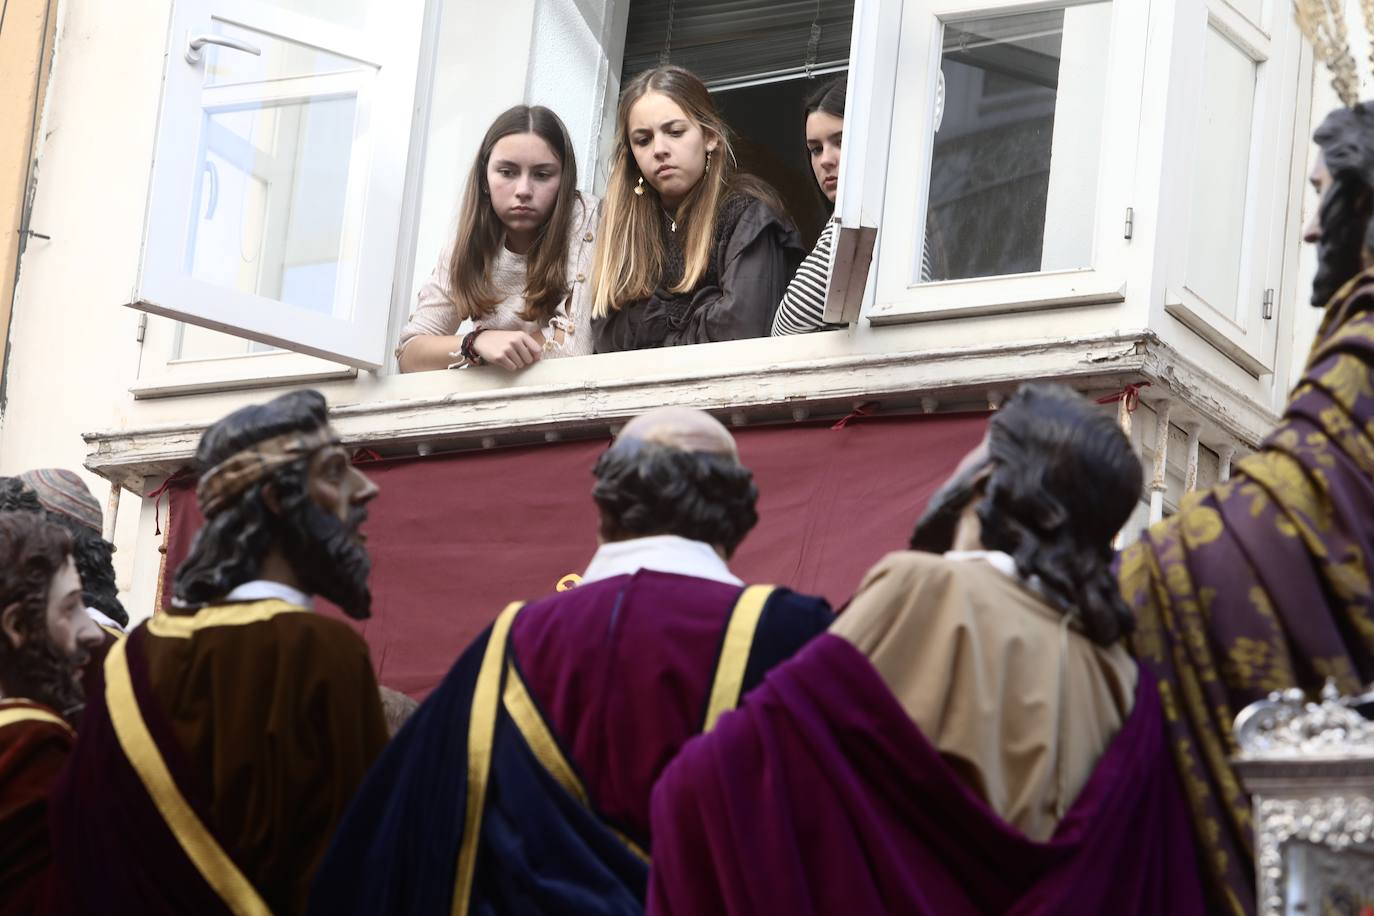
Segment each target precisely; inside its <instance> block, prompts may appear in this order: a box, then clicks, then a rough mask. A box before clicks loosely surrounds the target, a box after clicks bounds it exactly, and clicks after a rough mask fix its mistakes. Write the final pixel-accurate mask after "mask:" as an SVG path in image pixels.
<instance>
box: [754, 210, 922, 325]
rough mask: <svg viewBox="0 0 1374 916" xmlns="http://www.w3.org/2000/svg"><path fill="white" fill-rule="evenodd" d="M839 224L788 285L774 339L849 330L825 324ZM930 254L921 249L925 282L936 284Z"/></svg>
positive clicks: (826, 234)
mask: <svg viewBox="0 0 1374 916" xmlns="http://www.w3.org/2000/svg"><path fill="white" fill-rule="evenodd" d="M839 229H840V224H839V223H838V222H834V221H831V222H828V223H826V224H825V230H824V231H823V232H822V233H821V237H820V238H819V239H817V240H816V247H815V248H813V249H812V250H811V253H810V254H809V255H807V256H806V260H805V261H802V263H801V267H798V268H797V273H796V274H795V275H794V276H793V277H792V282H791V283H790V284H788V287H787V292H785V293H783V295H782V302H780V303H778V311H777V313H776V314H774V316H773V335H772V336H774V337H784V336H786V335H788V334H810V333H811V332H812V331H827V330H833V329H834V328H843V327H846V325H845V324H843V323H841V324H830V323H828V322H827V321H826V320H825V291H826V288H827V287H828V286H829V285H830V258H831V253H832V252H833V251H834V249H835V234H836V233H837V232H839ZM932 279H933V277H932V270H931V266H930V250H929V248H928V247H927V246H925V245H922V246H921V282H922V283H930V282H931V281H932Z"/></svg>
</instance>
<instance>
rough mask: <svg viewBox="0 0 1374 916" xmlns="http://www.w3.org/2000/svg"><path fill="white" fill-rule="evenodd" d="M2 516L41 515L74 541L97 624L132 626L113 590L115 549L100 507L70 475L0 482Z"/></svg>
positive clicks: (53, 472) (56, 472)
mask: <svg viewBox="0 0 1374 916" xmlns="http://www.w3.org/2000/svg"><path fill="white" fill-rule="evenodd" d="M0 511H15V512H42V513H44V516H45V517H46V518H47V519H48V520H49V521H53V522H56V523H57V524H59V525H61V526H62V527H63V528H66V529H67V531H68V532H69V533H70V534H71V536H72V556H73V557H75V558H76V571H77V572H78V573H79V574H80V575H81V590H82V593H83V598H84V600H85V602H86V607H87V608H88V609H92V608H93V609H94V610H95V611H96V612H97V613H96V614H92V615H91V616H92V617H94V618H95V621H96V623H100V624H105V625H107V626H108V625H110V624H114V625H115V626H117V627H120V628H122V627H126V626H128V625H129V614H128V612H127V611H125V610H124V605H123V604H122V603H121V602H120V600H119V587H118V586H117V585H115V571H114V545H113V544H111V543H110V542H109V541H107V540H105V537H104V534H103V532H102V530H101V522H102V513H101V511H100V504H99V503H97V502H96V501H95V497H94V496H92V495H91V491H90V489H89V488H88V487H87V486H86V484H85V482H84V481H82V480H81V478H80V477H78V476H77V475H76V474H75V473H73V472H72V471H67V470H61V469H56V468H52V469H45V470H38V471H26V472H24V473H23V474H20V475H19V476H17V477H5V478H0Z"/></svg>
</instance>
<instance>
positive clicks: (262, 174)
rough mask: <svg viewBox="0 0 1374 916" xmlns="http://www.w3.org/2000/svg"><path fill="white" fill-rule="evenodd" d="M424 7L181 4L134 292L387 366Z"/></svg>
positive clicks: (201, 318)
mask: <svg viewBox="0 0 1374 916" xmlns="http://www.w3.org/2000/svg"><path fill="white" fill-rule="evenodd" d="M423 11H424V8H423V4H418V3H411V4H402V5H401V6H399V7H393V6H392V5H390V4H383V3H380V2H378V0H348V2H344V3H338V2H332V0H331V2H324V0H273V2H250V0H236V2H233V3H229V2H217V0H199V2H178V3H177V4H176V5H175V11H174V14H173V23H172V30H171V43H172V46H171V49H170V53H169V55H168V63H167V70H166V74H165V77H164V86H163V104H162V111H161V117H160V121H159V126H158V141H157V154H156V159H155V163H154V169H153V179H152V185H151V190H150V196H149V205H148V214H149V215H148V224H147V229H146V235H145V242H144V251H143V263H142V269H141V271H140V277H139V287H138V291H137V301H136V303H135V304H136V305H137V306H138V307H140V308H143V309H145V310H147V311H150V312H153V313H155V314H159V315H166V316H168V317H172V318H177V319H180V320H182V321H185V322H188V323H190V324H193V325H198V326H200V327H204V328H210V329H214V330H227V331H230V332H232V333H234V334H237V335H240V336H242V337H245V338H248V339H250V340H253V341H256V342H257V343H258V344H262V345H266V346H268V347H274V346H283V347H290V348H292V349H294V350H297V351H299V352H302V353H308V354H313V355H315V356H320V357H325V358H328V359H334V360H338V361H340V362H343V363H347V364H349V365H352V366H358V367H366V368H377V367H379V366H380V365H381V364H382V363H383V361H384V359H385V356H386V353H387V351H388V346H387V324H388V320H389V318H390V311H391V301H392V277H393V274H394V272H395V263H396V254H397V238H398V233H399V231H400V220H401V201H402V191H403V187H404V183H405V175H406V168H407V154H408V148H409V140H410V135H411V114H412V110H413V100H414V92H415V80H416V69H417V62H418V58H419V40H420V30H421V16H422V14H423Z"/></svg>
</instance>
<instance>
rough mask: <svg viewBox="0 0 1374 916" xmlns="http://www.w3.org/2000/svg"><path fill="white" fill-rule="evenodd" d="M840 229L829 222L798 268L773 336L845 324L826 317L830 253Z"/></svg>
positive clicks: (777, 319)
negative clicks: (832, 322)
mask: <svg viewBox="0 0 1374 916" xmlns="http://www.w3.org/2000/svg"><path fill="white" fill-rule="evenodd" d="M837 231H839V224H838V223H835V222H830V223H826V224H825V231H824V232H822V233H821V237H820V238H819V239H817V240H816V247H815V248H813V249H812V250H811V253H810V254H809V255H807V256H806V260H804V261H802V263H801V267H798V268H797V272H796V274H795V275H793V277H792V282H791V283H789V284H788V285H787V292H785V293H783V295H782V302H780V303H779V304H778V311H777V314H775V315H774V316H773V336H774V337H782V336H784V335H787V334H809V333H810V332H812V331H822V330H825V329H826V328H842V327H844V325H842V324H826V321H825V288H826V286H827V285H828V283H829V281H830V255H831V252H832V251H833V250H834V246H835V233H836V232H837Z"/></svg>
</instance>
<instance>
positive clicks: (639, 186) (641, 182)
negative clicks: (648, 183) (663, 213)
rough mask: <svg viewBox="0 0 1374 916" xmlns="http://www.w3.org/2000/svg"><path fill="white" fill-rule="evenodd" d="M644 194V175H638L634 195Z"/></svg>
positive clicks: (640, 195)
mask: <svg viewBox="0 0 1374 916" xmlns="http://www.w3.org/2000/svg"><path fill="white" fill-rule="evenodd" d="M643 196H644V176H643V175H640V176H639V184H637V185H635V197H643Z"/></svg>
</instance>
